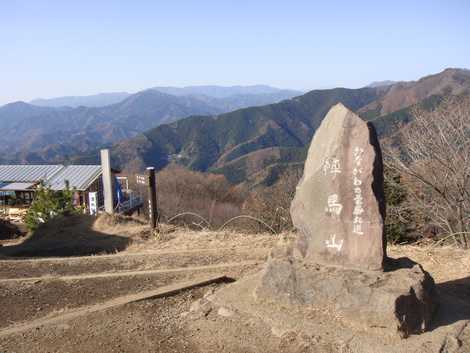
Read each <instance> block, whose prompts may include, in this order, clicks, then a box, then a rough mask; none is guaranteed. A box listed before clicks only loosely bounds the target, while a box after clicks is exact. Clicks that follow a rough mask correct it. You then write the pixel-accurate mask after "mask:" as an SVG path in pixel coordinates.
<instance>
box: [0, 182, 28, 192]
mask: <svg viewBox="0 0 470 353" xmlns="http://www.w3.org/2000/svg"><path fill="white" fill-rule="evenodd" d="M36 184H37V183H9V184H8V183H4V184H3V183H0V191H26V190H31V188H32V187H33V186H34V185H36Z"/></svg>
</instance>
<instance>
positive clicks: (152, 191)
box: [137, 167, 157, 229]
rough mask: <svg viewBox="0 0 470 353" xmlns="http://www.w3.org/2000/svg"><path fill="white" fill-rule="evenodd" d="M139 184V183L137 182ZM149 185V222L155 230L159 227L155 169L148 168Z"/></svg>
mask: <svg viewBox="0 0 470 353" xmlns="http://www.w3.org/2000/svg"><path fill="white" fill-rule="evenodd" d="M137 182H139V181H138V180H137ZM147 185H148V193H149V221H150V227H151V228H152V229H155V228H156V227H157V190H156V184H155V168H154V167H148V168H147Z"/></svg>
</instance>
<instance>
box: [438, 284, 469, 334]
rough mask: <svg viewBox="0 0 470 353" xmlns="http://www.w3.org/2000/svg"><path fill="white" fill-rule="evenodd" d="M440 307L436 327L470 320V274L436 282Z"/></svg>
mask: <svg viewBox="0 0 470 353" xmlns="http://www.w3.org/2000/svg"><path fill="white" fill-rule="evenodd" d="M436 288H437V291H438V294H439V308H438V309H437V313H436V317H435V320H434V324H433V326H434V328H437V327H440V326H447V325H451V324H453V323H455V322H457V321H462V320H464V321H467V320H470V276H469V277H465V278H460V279H456V280H452V281H447V282H442V283H438V284H436Z"/></svg>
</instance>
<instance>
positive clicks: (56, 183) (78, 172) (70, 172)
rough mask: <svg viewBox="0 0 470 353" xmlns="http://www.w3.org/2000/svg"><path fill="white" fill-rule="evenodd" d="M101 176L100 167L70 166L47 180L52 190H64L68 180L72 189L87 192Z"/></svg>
mask: <svg viewBox="0 0 470 353" xmlns="http://www.w3.org/2000/svg"><path fill="white" fill-rule="evenodd" d="M100 175H101V166H100V165H69V166H67V167H64V168H63V169H62V170H60V171H59V172H58V173H57V174H55V175H54V176H53V177H52V178H50V179H48V180H46V185H47V186H49V187H50V188H51V189H52V190H64V189H65V181H66V180H68V181H69V185H70V188H71V189H76V190H86V189H87V188H88V187H89V186H90V184H91V183H93V182H94V181H95V180H96V179H97V178H98V177H99V176H100Z"/></svg>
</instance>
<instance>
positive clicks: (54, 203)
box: [25, 185, 77, 231]
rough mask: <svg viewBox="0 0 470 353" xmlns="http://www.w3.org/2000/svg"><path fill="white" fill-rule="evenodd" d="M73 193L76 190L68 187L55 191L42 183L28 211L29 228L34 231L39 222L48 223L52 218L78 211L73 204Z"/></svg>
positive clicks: (27, 223) (27, 221)
mask: <svg viewBox="0 0 470 353" xmlns="http://www.w3.org/2000/svg"><path fill="white" fill-rule="evenodd" d="M73 194H74V191H73V190H70V189H69V188H68V187H67V188H66V190H63V191H54V190H51V189H50V188H48V187H46V186H44V185H40V186H39V187H38V189H37V191H36V194H35V198H34V201H33V202H32V204H31V207H30V208H29V209H28V212H27V213H26V218H25V223H26V226H27V227H28V229H29V230H30V231H33V230H35V229H36V228H37V227H38V226H39V224H41V223H46V222H47V221H48V220H50V219H51V218H54V217H56V216H58V215H66V214H70V213H73V212H77V209H76V208H75V207H74V206H73Z"/></svg>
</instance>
